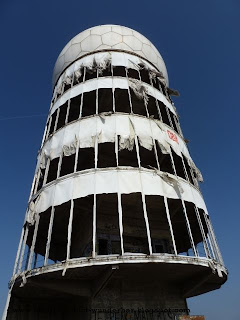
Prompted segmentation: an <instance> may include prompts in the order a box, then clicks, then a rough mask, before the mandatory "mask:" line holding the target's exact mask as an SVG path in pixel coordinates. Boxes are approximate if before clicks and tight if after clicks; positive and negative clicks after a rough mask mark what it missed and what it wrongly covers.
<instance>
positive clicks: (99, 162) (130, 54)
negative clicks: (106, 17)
mask: <svg viewBox="0 0 240 320" xmlns="http://www.w3.org/2000/svg"><path fill="white" fill-rule="evenodd" d="M174 94H175V95H176V94H177V92H176V91H175V90H172V89H170V88H169V81H168V74H167V70H166V67H165V64H164V61H163V59H162V57H161V55H160V54H159V52H158V50H157V49H156V48H155V47H154V45H153V44H152V43H151V42H150V41H149V40H148V39H146V38H145V37H144V36H143V35H141V34H139V33H138V32H136V31H134V30H132V29H129V28H126V27H122V26H115V25H104V26H97V27H93V28H90V29H87V30H85V31H83V32H81V33H80V34H78V35H77V36H76V37H74V38H73V39H72V40H71V41H70V42H69V43H68V44H67V45H66V46H65V47H64V49H63V50H62V52H61V53H60V55H59V57H58V59H57V62H56V65H55V68H54V72H53V96H52V101H51V105H50V111H49V116H48V119H47V123H46V128H45V132H44V136H43V140H42V144H41V148H40V151H39V153H38V158H37V166H36V171H35V175H34V179H33V184H32V189H31V194H30V198H29V203H28V208H27V212H26V217H25V220H24V224H23V228H22V233H21V239H20V243H19V247H18V250H17V256H16V262H15V266H14V271H13V276H12V279H11V280H10V283H9V295H8V299H7V303H6V308H5V311H4V315H3V319H4V320H5V319H8V320H15V319H29V320H32V319H50V320H54V319H89V318H91V317H93V316H94V317H96V312H97V311H96V310H100V309H102V310H103V309H104V310H105V311H106V310H109V309H111V308H112V309H115V311H116V310H121V312H124V310H127V309H134V310H136V309H138V310H139V309H141V310H145V309H149V310H153V309H154V310H155V309H165V308H168V309H169V308H170V309H175V311H174V312H173V313H174V316H178V315H180V314H187V310H186V309H187V304H186V298H188V297H193V296H196V295H199V294H202V293H205V292H208V291H211V290H214V289H217V288H220V287H221V285H222V284H223V283H224V282H225V281H226V279H227V270H226V268H225V267H224V263H223V260H222V257H221V253H220V250H219V248H218V244H217V241H216V237H215V235H214V231H213V228H212V225H211V222H210V219H209V215H208V212H207V208H206V206H205V203H204V200H203V197H202V194H201V192H200V189H199V184H198V183H199V181H202V176H201V173H200V171H199V170H198V169H197V167H196V165H195V164H194V162H193V160H192V158H191V156H190V154H189V151H188V148H187V145H186V141H185V140H184V137H183V133H182V131H181V127H180V124H179V118H178V114H177V111H176V108H175V106H174V104H173V102H172V100H171V97H170V96H171V95H174ZM87 310H88V311H87ZM93 310H95V311H94V315H93ZM99 312H100V311H99ZM171 312H172V311H171ZM171 312H170V311H169V312H168V313H164V312H163V313H161V314H160V316H159V315H158V319H177V318H174V317H173V316H172V313H171ZM80 315H81V316H80ZM107 317H109V314H106V313H104V315H101V319H107ZM109 319H110V317H109ZM116 319H117V318H116ZM139 319H140V318H139Z"/></svg>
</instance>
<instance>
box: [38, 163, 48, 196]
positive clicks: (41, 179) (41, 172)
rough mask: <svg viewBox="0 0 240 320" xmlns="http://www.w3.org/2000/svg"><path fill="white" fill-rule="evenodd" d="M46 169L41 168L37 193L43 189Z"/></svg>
mask: <svg viewBox="0 0 240 320" xmlns="http://www.w3.org/2000/svg"><path fill="white" fill-rule="evenodd" d="M45 171H46V169H45V168H43V169H42V168H40V175H39V179H38V186H37V191H38V190H40V189H41V188H42V185H43V180H44V176H45Z"/></svg>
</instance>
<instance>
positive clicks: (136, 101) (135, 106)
mask: <svg viewBox="0 0 240 320" xmlns="http://www.w3.org/2000/svg"><path fill="white" fill-rule="evenodd" d="M130 96H131V101H132V110H133V113H134V114H140V115H142V116H147V111H146V107H145V103H144V99H143V98H139V97H138V96H136V94H135V93H134V91H133V90H132V88H130Z"/></svg>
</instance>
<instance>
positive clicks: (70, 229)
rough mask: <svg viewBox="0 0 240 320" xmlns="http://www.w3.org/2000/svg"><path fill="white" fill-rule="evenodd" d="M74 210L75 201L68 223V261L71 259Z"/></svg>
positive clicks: (72, 203) (72, 204)
mask: <svg viewBox="0 0 240 320" xmlns="http://www.w3.org/2000/svg"><path fill="white" fill-rule="evenodd" d="M73 209H74V201H73V199H71V207H70V215H69V222H68V239H67V257H66V260H69V259H70V249H71V237H72V221H73Z"/></svg>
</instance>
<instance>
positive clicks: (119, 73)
mask: <svg viewBox="0 0 240 320" xmlns="http://www.w3.org/2000/svg"><path fill="white" fill-rule="evenodd" d="M113 75H114V76H115V77H126V68H125V67H120V66H114V67H113Z"/></svg>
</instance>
